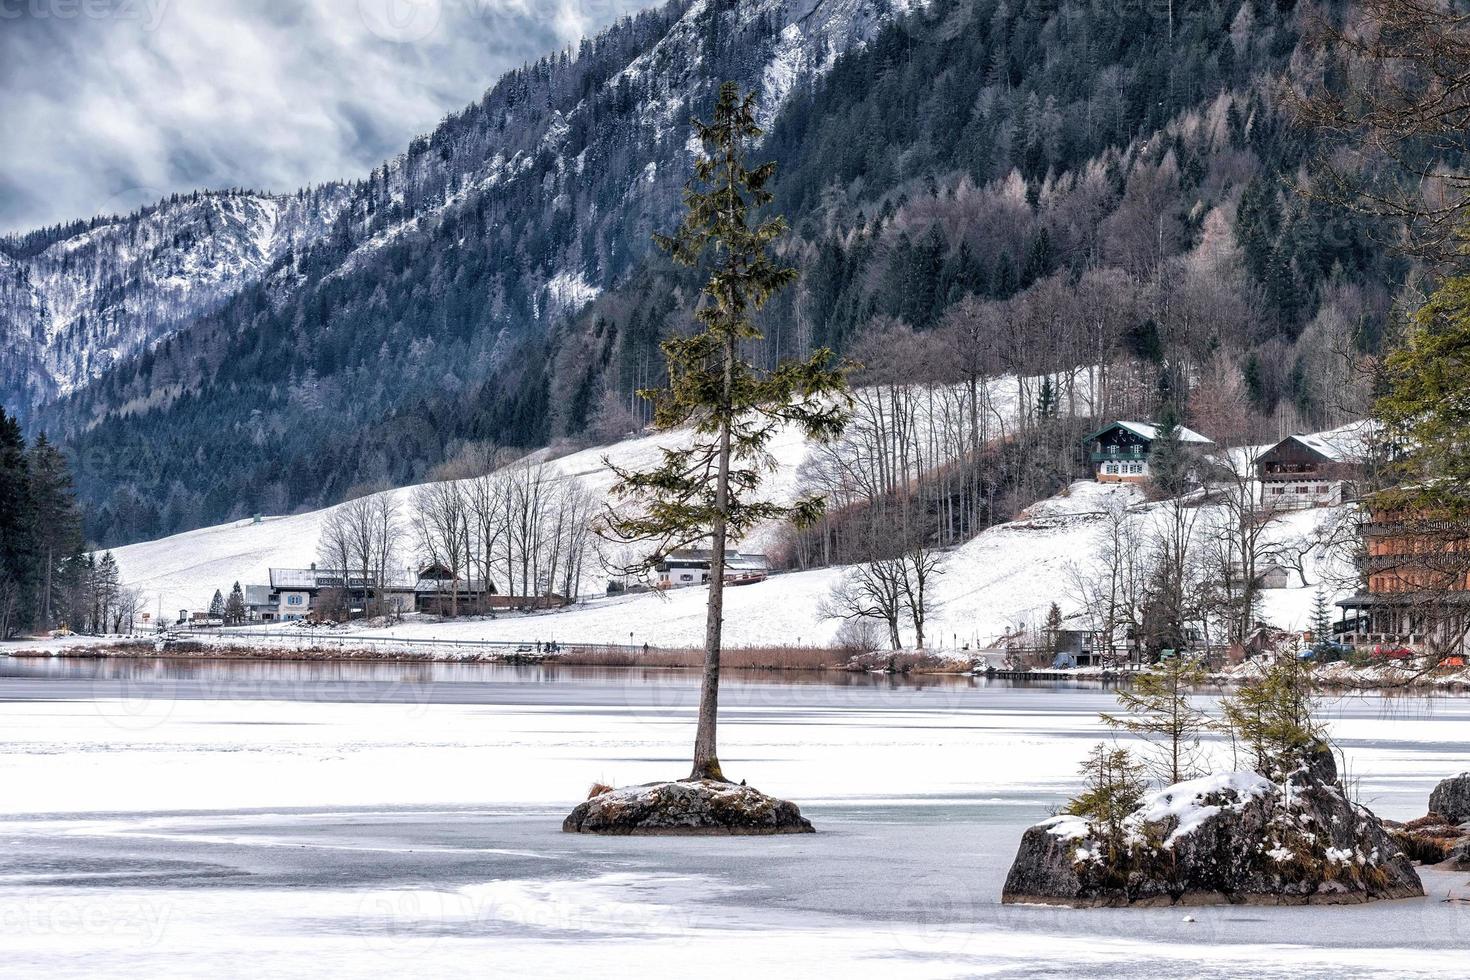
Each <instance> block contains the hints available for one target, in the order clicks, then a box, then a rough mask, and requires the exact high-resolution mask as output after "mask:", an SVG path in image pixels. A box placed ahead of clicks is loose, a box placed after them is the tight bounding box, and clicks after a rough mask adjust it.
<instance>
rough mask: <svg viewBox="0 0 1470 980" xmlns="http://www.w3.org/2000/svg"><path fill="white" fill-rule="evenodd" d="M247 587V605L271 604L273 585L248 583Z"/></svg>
mask: <svg viewBox="0 0 1470 980" xmlns="http://www.w3.org/2000/svg"><path fill="white" fill-rule="evenodd" d="M244 588H245V604H246V605H247V606H268V605H270V604H271V587H270V586H269V585H247V586H245V587H244Z"/></svg>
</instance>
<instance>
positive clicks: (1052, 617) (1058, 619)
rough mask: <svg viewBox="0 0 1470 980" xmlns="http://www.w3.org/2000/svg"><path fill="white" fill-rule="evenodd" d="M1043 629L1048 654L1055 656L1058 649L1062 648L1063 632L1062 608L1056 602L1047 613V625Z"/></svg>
mask: <svg viewBox="0 0 1470 980" xmlns="http://www.w3.org/2000/svg"><path fill="white" fill-rule="evenodd" d="M1042 629H1043V631H1044V633H1045V636H1044V637H1043V641H1044V642H1045V644H1046V652H1047V653H1049V654H1051V655H1052V656H1055V655H1056V653H1057V648H1058V646H1060V642H1059V640H1060V633H1061V631H1062V607H1061V606H1059V605H1057V604H1056V603H1055V602H1053V603H1052V604H1051V608H1050V609H1048V610H1047V611H1046V623H1045V625H1044V626H1043V627H1042Z"/></svg>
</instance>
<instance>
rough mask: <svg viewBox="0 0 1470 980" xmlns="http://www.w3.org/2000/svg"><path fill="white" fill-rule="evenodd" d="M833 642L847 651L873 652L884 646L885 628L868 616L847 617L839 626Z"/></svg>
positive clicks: (838, 647)
mask: <svg viewBox="0 0 1470 980" xmlns="http://www.w3.org/2000/svg"><path fill="white" fill-rule="evenodd" d="M833 643H834V645H835V646H836V647H837V649H839V650H841V651H843V652H845V653H872V652H873V651H874V650H878V649H881V648H882V646H883V629H882V627H880V626H879V625H878V623H877V622H875V621H874V620H871V619H868V618H867V617H859V618H857V619H846V620H843V621H842V625H841V626H839V627H837V637H836V639H835V640H834V641H833Z"/></svg>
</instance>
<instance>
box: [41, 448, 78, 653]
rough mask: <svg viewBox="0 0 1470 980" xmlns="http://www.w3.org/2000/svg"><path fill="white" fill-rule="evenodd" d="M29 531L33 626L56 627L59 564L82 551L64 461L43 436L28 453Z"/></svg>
mask: <svg viewBox="0 0 1470 980" xmlns="http://www.w3.org/2000/svg"><path fill="white" fill-rule="evenodd" d="M30 484H31V490H30V493H31V502H32V507H33V516H32V528H33V532H32V533H33V546H34V551H35V555H34V557H35V579H36V589H35V592H36V622H37V623H39V624H40V626H41V627H43V628H50V627H52V626H54V625H56V616H57V614H58V610H57V593H58V592H59V590H60V586H61V584H62V583H61V579H60V577H61V570H62V563H63V562H64V561H65V560H66V559H67V558H69V557H71V556H72V555H75V554H76V553H78V552H79V551H81V550H82V545H83V542H82V518H81V514H80V512H79V511H78V509H77V505H76V498H75V497H74V495H73V493H72V481H71V470H70V469H69V468H68V466H67V463H66V457H65V456H63V455H62V454H61V451H60V450H59V449H57V448H56V446H54V445H53V444H52V443H51V442H50V441H49V440H48V439H47V438H46V436H45V434H44V433H43V434H41V435H39V436H37V437H36V441H35V444H34V445H33V446H32V447H31V452H30Z"/></svg>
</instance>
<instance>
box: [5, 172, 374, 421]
mask: <svg viewBox="0 0 1470 980" xmlns="http://www.w3.org/2000/svg"><path fill="white" fill-rule="evenodd" d="M348 194H349V192H348V190H347V188H345V187H342V186H338V185H333V186H329V187H325V188H320V189H316V190H313V191H310V192H303V193H299V194H288V195H279V196H276V195H266V194H255V193H247V192H228V193H217V194H216V193H200V194H190V195H186V196H184V197H175V198H171V199H169V200H166V201H163V202H160V203H159V204H157V205H155V206H153V207H150V208H146V209H144V210H143V211H140V212H137V213H134V214H131V215H127V216H120V217H111V218H99V219H96V220H94V221H91V222H86V223H83V224H80V225H76V226H72V227H71V228H68V229H59V230H56V231H53V232H51V233H49V234H48V233H44V232H43V233H38V234H36V235H32V236H26V237H25V238H21V239H14V240H12V241H11V242H10V243H8V248H7V246H6V244H0V394H4V395H5V401H6V402H14V403H16V404H17V405H20V406H25V405H36V404H39V403H42V402H44V401H47V400H49V399H51V398H53V397H55V396H57V395H64V394H67V393H69V392H71V391H73V390H75V389H76V388H78V387H80V386H82V385H85V384H87V383H88V382H90V381H92V380H94V379H96V378H99V377H101V376H102V375H103V374H105V373H106V372H107V370H108V369H109V368H111V367H112V366H113V365H114V364H116V363H117V362H118V361H120V360H122V359H123V358H126V357H128V356H130V355H132V354H135V353H137V352H139V351H141V350H144V349H145V348H147V347H148V346H150V345H151V344H153V343H154V342H156V341H158V340H161V339H163V338H165V337H168V336H170V335H171V334H172V333H173V332H174V331H176V330H177V329H179V328H180V327H181V326H183V325H185V324H187V323H188V322H189V321H190V320H191V319H193V318H194V317H197V316H199V315H201V314H203V313H207V312H210V311H212V310H214V309H216V308H217V307H218V306H219V305H220V304H222V303H223V302H224V301H225V300H227V299H228V298H229V297H231V296H233V295H235V294H236V293H238V292H239V291H240V290H241V289H244V288H245V287H247V286H250V285H252V284H254V283H256V282H258V281H259V280H260V279H261V278H262V277H263V276H264V275H265V274H266V272H267V271H268V270H269V269H270V268H271V267H272V266H273V265H274V264H275V263H276V262H277V260H279V259H281V258H282V256H284V255H286V254H287V253H288V252H289V251H290V250H292V249H303V248H310V247H311V246H312V245H314V244H316V243H317V242H318V241H320V240H321V239H322V238H323V236H325V235H326V233H327V232H328V230H329V229H330V228H331V225H332V222H333V221H334V220H335V219H336V216H337V213H338V212H339V211H340V210H341V208H342V206H343V205H344V204H345V203H346V201H347V198H348ZM7 253H8V254H7Z"/></svg>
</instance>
